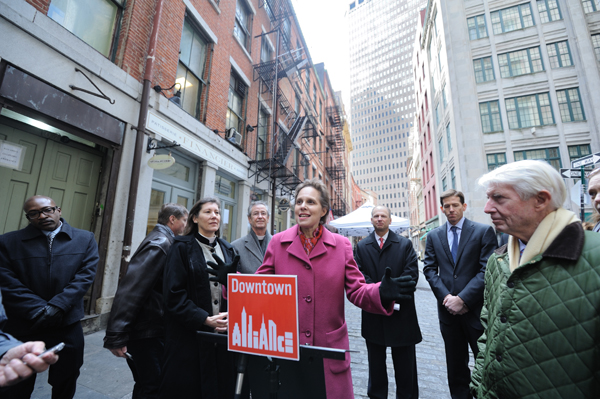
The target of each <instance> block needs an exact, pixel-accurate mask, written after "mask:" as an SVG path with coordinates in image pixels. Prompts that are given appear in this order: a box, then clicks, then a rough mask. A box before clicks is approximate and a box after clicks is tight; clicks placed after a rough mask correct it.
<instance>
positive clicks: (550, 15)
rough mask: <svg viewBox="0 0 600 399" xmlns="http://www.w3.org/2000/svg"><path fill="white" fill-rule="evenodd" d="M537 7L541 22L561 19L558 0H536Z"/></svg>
mask: <svg viewBox="0 0 600 399" xmlns="http://www.w3.org/2000/svg"><path fill="white" fill-rule="evenodd" d="M537 7H538V11H539V13H540V19H541V20H542V23H543V24H545V23H546V22H551V21H558V20H559V19H562V16H561V15H560V8H559V7H558V0H537Z"/></svg>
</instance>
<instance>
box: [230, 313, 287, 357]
mask: <svg viewBox="0 0 600 399" xmlns="http://www.w3.org/2000/svg"><path fill="white" fill-rule="evenodd" d="M246 318H247V319H246ZM241 319H242V326H241V331H240V326H239V324H238V323H235V325H234V326H233V332H232V334H231V339H232V346H237V347H241V348H249V349H252V348H254V349H261V350H269V351H272V352H281V353H293V352H294V334H293V333H291V332H284V333H283V335H277V324H275V322H274V321H273V320H269V321H268V324H269V327H268V328H267V326H266V325H265V316H264V315H263V317H262V323H261V325H260V330H259V331H253V330H252V315H246V308H245V307H243V308H242V317H241ZM246 320H247V321H246Z"/></svg>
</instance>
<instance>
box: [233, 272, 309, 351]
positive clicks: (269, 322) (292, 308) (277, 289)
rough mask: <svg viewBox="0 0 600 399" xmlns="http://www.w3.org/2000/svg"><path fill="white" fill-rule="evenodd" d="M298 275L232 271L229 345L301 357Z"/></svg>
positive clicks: (235, 349)
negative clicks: (254, 273) (235, 272)
mask: <svg viewBox="0 0 600 399" xmlns="http://www.w3.org/2000/svg"><path fill="white" fill-rule="evenodd" d="M296 279H297V277H296V276H275V275H258V274H256V275H248V274H230V275H228V276H227V281H228V290H227V295H228V301H227V303H228V307H229V309H228V312H229V328H228V332H227V334H228V338H229V340H228V341H229V343H228V349H229V350H230V351H234V352H242V353H249V354H252V355H259V356H271V357H278V358H281V359H290V360H298V359H299V353H300V352H299V340H298V294H297V281H296Z"/></svg>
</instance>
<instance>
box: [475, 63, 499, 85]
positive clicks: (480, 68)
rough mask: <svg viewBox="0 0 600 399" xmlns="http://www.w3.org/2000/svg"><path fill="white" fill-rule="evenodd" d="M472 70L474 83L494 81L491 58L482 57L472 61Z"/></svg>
mask: <svg viewBox="0 0 600 399" xmlns="http://www.w3.org/2000/svg"><path fill="white" fill-rule="evenodd" d="M473 69H475V81H476V82H477V83H481V82H488V81H490V80H495V79H496V78H495V77H494V68H493V66H492V57H483V58H478V59H476V60H473Z"/></svg>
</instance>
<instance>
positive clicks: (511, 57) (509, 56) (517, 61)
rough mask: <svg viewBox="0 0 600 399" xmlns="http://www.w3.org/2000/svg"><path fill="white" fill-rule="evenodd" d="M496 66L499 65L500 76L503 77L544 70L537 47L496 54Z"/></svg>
mask: <svg viewBox="0 0 600 399" xmlns="http://www.w3.org/2000/svg"><path fill="white" fill-rule="evenodd" d="M498 66H499V67H500V76H502V77H503V78H508V77H510V76H519V75H525V74H528V73H533V72H540V71H543V70H544V65H543V64H542V57H541V55H540V48H539V47H532V48H528V49H525V50H519V51H513V52H512V53H506V54H498Z"/></svg>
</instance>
